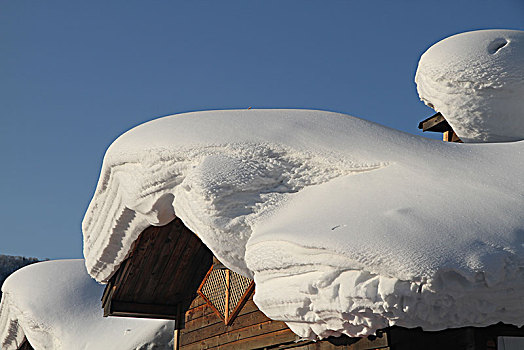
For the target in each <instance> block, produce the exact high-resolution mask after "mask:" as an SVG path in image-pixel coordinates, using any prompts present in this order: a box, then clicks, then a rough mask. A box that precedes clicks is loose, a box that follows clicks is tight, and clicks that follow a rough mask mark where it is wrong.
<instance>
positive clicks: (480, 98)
mask: <svg viewBox="0 0 524 350" xmlns="http://www.w3.org/2000/svg"><path fill="white" fill-rule="evenodd" d="M415 81H416V83H417V90H418V93H419V96H420V98H421V99H422V100H423V101H424V102H425V103H426V104H427V105H429V106H431V107H432V108H434V109H435V110H436V111H438V112H441V113H442V114H443V115H444V117H445V118H446V120H447V121H448V123H449V124H450V125H451V127H452V128H453V130H454V131H455V132H456V133H457V135H458V136H459V137H460V139H461V140H462V141H464V142H505V141H516V140H523V139H524V98H523V97H524V31H521V30H502V29H492V30H478V31H473V32H467V33H461V34H457V35H454V36H451V37H449V38H446V39H444V40H442V41H440V42H438V43H436V44H435V45H433V46H432V47H430V48H429V49H428V50H427V51H426V52H425V53H424V54H423V55H422V57H421V58H420V62H419V65H418V69H417V74H416V76H415Z"/></svg>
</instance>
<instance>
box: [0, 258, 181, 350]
mask: <svg viewBox="0 0 524 350" xmlns="http://www.w3.org/2000/svg"><path fill="white" fill-rule="evenodd" d="M103 290H104V287H103V286H101V285H99V284H98V283H96V282H95V281H94V280H93V279H92V278H91V277H89V275H88V274H87V272H86V270H85V265H84V261H83V260H57V261H46V262H41V263H36V264H33V265H30V266H26V267H24V268H22V269H20V270H18V271H16V272H15V273H13V274H12V275H11V276H9V277H8V278H7V280H6V281H5V283H4V285H3V287H2V291H3V296H2V302H1V304H0V347H1V348H2V349H3V350H11V349H17V348H18V346H19V345H20V344H21V343H22V341H23V340H24V337H26V338H27V339H28V341H29V342H30V344H31V345H32V346H33V348H34V349H35V350H41V349H53V350H60V349H85V350H88V349H93V350H95V349H97V350H98V349H116V350H124V349H125V350H130V349H143V350H146V349H166V350H167V349H171V348H172V337H173V334H172V332H173V329H174V325H173V323H172V321H161V320H142V319H132V318H104V317H102V314H103V312H102V309H101V307H100V297H101V296H102V292H103ZM170 342H171V344H170Z"/></svg>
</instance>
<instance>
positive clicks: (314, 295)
mask: <svg viewBox="0 0 524 350" xmlns="http://www.w3.org/2000/svg"><path fill="white" fill-rule="evenodd" d="M523 147H524V142H516V143H507V144H503V143H500V144H496V145H491V144H485V145H465V144H450V143H444V142H439V141H434V140H428V139H424V138H421V137H417V136H413V135H409V134H406V133H402V132H398V131H394V130H392V129H389V128H385V127H382V126H379V125H377V124H374V123H370V122H367V121H364V120H361V119H357V118H353V117H350V116H345V115H341V114H336V113H330V112H321V111H305V110H249V111H246V110H242V111H209V112H198V113H189V114H182V115H176V116H170V117H165V118H162V119H158V120H156V121H152V122H149V123H146V124H144V125H142V126H139V127H138V128H135V129H133V130H131V131H129V132H128V133H126V134H124V135H123V136H121V137H120V138H119V139H118V140H117V141H116V142H115V143H114V144H113V145H112V146H111V147H110V148H109V150H108V152H107V154H106V156H105V158H104V164H103V167H102V174H101V177H100V181H99V183H98V186H97V189H96V192H95V195H94V198H93V200H92V202H91V204H90V206H89V209H88V211H87V213H86V217H85V218H84V222H83V231H84V254H85V256H86V266H87V268H88V271H89V273H90V275H91V276H93V277H94V278H96V279H97V280H98V281H101V282H105V281H107V280H108V279H109V278H110V277H111V275H112V273H114V271H115V270H116V269H117V268H118V266H119V265H120V263H121V262H122V261H123V259H124V258H125V257H126V256H127V254H129V251H130V247H131V246H132V243H133V242H134V241H135V240H136V238H137V237H138V236H139V235H140V233H141V232H142V231H143V230H144V229H145V228H147V227H148V226H151V225H153V226H157V225H164V224H167V223H168V222H170V221H171V220H172V219H173V218H174V217H175V215H176V216H177V217H179V218H180V219H181V220H182V221H183V222H184V224H185V225H186V226H187V227H188V228H189V229H190V230H191V231H193V232H195V233H196V234H197V235H198V237H199V238H200V239H201V240H202V242H203V243H204V244H206V245H207V246H208V247H209V248H210V249H211V250H212V252H213V253H214V255H215V256H217V258H218V259H219V260H220V261H222V262H223V263H224V264H225V265H226V266H227V267H229V268H231V269H233V270H234V271H236V272H239V273H241V274H243V275H245V276H249V277H251V276H253V277H254V278H255V282H256V283H257V290H256V295H255V302H256V303H257V305H258V306H259V308H260V309H261V311H262V312H264V313H265V314H267V315H268V316H269V317H270V318H272V319H278V320H285V321H286V323H287V324H288V325H289V326H290V328H291V329H292V330H293V331H294V332H296V333H297V334H299V335H300V336H303V337H317V336H318V337H325V336H327V335H329V334H340V333H344V334H348V335H353V336H355V335H366V334H372V333H373V332H374V331H375V330H376V329H378V328H383V327H385V326H388V325H392V324H398V325H403V326H408V327H417V326H423V327H424V328H425V329H433V330H436V329H442V328H447V327H450V326H451V327H461V326H465V325H477V326H481V325H483V324H485V323H484V322H488V321H489V322H491V321H495V322H498V321H507V322H511V323H515V324H517V323H518V322H519V320H520V317H521V315H522V314H524V310H521V308H520V307H519V306H518V305H517V304H518V303H517V304H515V303H516V302H517V300H518V298H519V295H518V293H516V294H515V293H513V294H512V295H506V294H504V293H505V292H504V291H505V290H506V288H505V287H507V286H508V285H509V284H511V285H512V287H511V290H519V288H520V287H519V286H520V284H519V283H521V281H522V269H521V268H520V267H519V266H520V264H521V260H522V259H521V258H519V256H521V254H520V253H519V252H520V251H521V250H522V247H521V246H518V245H515V244H516V241H515V239H516V236H515V234H514V233H515V232H518V230H519V229H520V228H522V226H523V222H524V220H523V214H522V212H523V211H522V207H523V203H522V195H523V194H522V186H521V185H522V184H521V181H522V180H521V179H522V178H524V167H523V165H522V162H518V156H517V155H518V154H522V149H523ZM515 157H517V158H515ZM516 160H517V161H516ZM450 168H451V169H453V171H451V172H444V173H443V172H442V169H450ZM427 183H431V184H433V191H431V192H429V193H428V191H427ZM493 217H497V218H498V219H497V223H496V225H494V222H493V220H492V219H490V218H493ZM494 227H496V228H497V230H494V229H493V228H494ZM320 238H322V239H320ZM448 239H449V240H450V241H453V244H452V245H448V244H445V243H443V242H446V240H448ZM283 242H288V243H289V244H290V247H293V248H290V249H284V250H282V249H278V247H279V246H280V245H285V244H283ZM319 251H322V252H328V254H327V255H324V256H325V257H326V258H325V259H320V260H318V261H317V260H315V259H316V257H320V256H323V255H322V254H320V253H319ZM335 256H340V258H337V259H334V258H333V257H335ZM330 257H331V258H330ZM273 262H275V263H276V265H275V266H273V265H272V264H273ZM313 262H314V263H313ZM502 271H503V272H504V273H501V272H502ZM282 286H287V287H285V288H284V287H282ZM421 286H422V287H421ZM288 289H289V290H288ZM463 290H470V291H475V293H472V295H473V296H474V297H470V298H463V297H461V295H463ZM275 291H279V292H278V293H275ZM336 291H345V293H347V294H344V296H343V297H342V296H340V294H339V292H336ZM446 291H449V293H447V292H446ZM450 293H451V294H450ZM450 298H451V299H453V300H452V302H450V301H449V300H450ZM349 301H351V302H349ZM483 303H488V304H489V307H488V306H486V305H488V304H483ZM510 304H511V305H510ZM442 305H444V309H445V310H446V311H445V312H443V311H439V310H437V309H438V308H442V307H443V306H442ZM446 305H447V306H446ZM479 305H481V306H479ZM277 306H278V307H277ZM435 307H436V308H437V309H436V308H435ZM508 307H514V309H515V313H514V314H509V313H507V312H503V311H501V310H503V309H504V308H506V309H507V308H508ZM362 309H366V310H368V311H366V313H365V314H360V313H359V312H360V311H358V310H362ZM327 310H331V311H330V312H329V313H326V312H327ZM422 310H426V311H422ZM453 310H455V311H456V310H459V311H460V312H458V311H457V312H455V311H453ZM483 310H490V313H489V314H486V313H485V312H484V311H483ZM423 315H427V316H423ZM439 315H440V316H439ZM443 315H444V316H443ZM441 316H442V317H441ZM448 316H449V317H448ZM328 319H330V320H332V321H329V322H328V321H327V320H328ZM448 319H452V320H454V321H453V322H451V321H447V320H448Z"/></svg>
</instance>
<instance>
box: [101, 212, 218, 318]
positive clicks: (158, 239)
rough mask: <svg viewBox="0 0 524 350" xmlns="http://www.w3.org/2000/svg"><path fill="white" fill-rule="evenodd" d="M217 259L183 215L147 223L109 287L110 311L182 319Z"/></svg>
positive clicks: (105, 302)
mask: <svg viewBox="0 0 524 350" xmlns="http://www.w3.org/2000/svg"><path fill="white" fill-rule="evenodd" d="M212 258H213V255H212V253H211V251H210V250H209V249H208V248H207V247H206V246H205V245H204V244H203V243H202V241H201V240H200V239H199V238H198V237H197V236H196V235H195V234H194V233H193V232H191V231H190V230H189V229H188V228H187V227H185V225H184V224H183V223H182V221H181V220H180V219H178V218H176V219H175V220H173V221H171V222H170V223H169V224H167V225H165V226H161V227H155V226H151V227H149V228H147V229H146V230H144V231H143V232H142V234H141V235H140V237H139V238H138V239H137V241H136V242H135V244H134V247H133V249H132V252H131V254H130V256H129V257H128V258H127V259H126V260H125V261H124V262H123V263H122V264H121V265H120V268H119V269H118V271H117V272H116V273H115V274H114V275H113V276H112V277H111V279H110V281H109V283H108V284H107V286H106V289H105V291H104V294H103V296H102V304H103V308H104V316H127V317H145V318H164V319H176V318H177V315H178V314H180V313H181V314H182V315H183V312H184V310H185V309H186V308H187V307H188V306H189V304H190V303H191V300H192V298H193V297H194V293H195V291H196V290H197V288H198V286H199V285H200V283H201V282H202V279H203V278H204V276H205V275H206V273H207V272H208V270H209V268H210V267H211V264H212V261H213V260H212Z"/></svg>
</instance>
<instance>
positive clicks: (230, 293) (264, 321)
mask: <svg viewBox="0 0 524 350" xmlns="http://www.w3.org/2000/svg"><path fill="white" fill-rule="evenodd" d="M419 128H421V129H423V130H424V131H433V132H442V133H443V135H444V140H445V141H450V142H461V141H460V139H459V138H458V136H457V135H456V134H455V133H454V131H453V129H452V128H451V126H450V125H449V124H448V123H447V121H446V120H445V118H444V117H443V116H442V114H440V113H437V114H435V115H434V116H432V117H430V118H428V119H426V120H424V121H422V122H421V123H420V125H419ZM255 288H256V286H255V285H254V283H253V281H251V280H250V279H248V278H246V277H244V276H241V275H238V274H237V273H235V272H233V271H231V270H229V269H227V268H226V267H224V266H223V265H222V264H221V263H220V262H219V261H218V260H217V259H216V258H215V257H213V254H212V253H211V251H210V250H209V249H208V248H207V247H206V246H205V245H204V244H203V243H202V242H201V241H200V239H199V238H198V236H197V235H195V234H194V233H192V232H191V231H190V230H189V229H188V228H187V227H185V225H184V224H183V223H182V221H181V220H180V219H178V218H176V219H174V220H173V221H172V222H171V223H169V224H167V225H165V226H162V227H153V226H151V227H149V228H147V229H146V230H144V231H143V232H142V234H141V235H140V236H139V238H138V239H137V241H136V242H135V243H134V245H133V247H132V251H131V253H130V255H129V257H128V258H127V259H126V260H125V261H124V262H123V263H122V264H121V265H120V267H119V269H118V270H117V272H116V273H115V274H114V275H113V276H112V278H111V279H110V281H109V283H108V284H107V286H106V289H105V292H104V294H103V296H102V304H103V308H104V316H127V317H145V318H162V319H173V320H175V321H176V322H175V324H176V326H175V328H176V329H175V330H174V349H175V350H178V349H182V350H190V349H295V350H299V349H301V350H306V349H308V350H312V349H347V350H371V349H382V350H411V349H417V350H418V349H426V350H432V349H435V350H437V349H438V350H443V349H446V350H450V349H457V350H458V349H468V350H469V349H476V350H496V349H498V350H503V347H502V346H498V344H499V343H501V342H500V341H501V339H502V340H503V339H504V338H503V337H523V336H524V328H518V327H515V326H510V325H504V324H498V325H493V326H490V327H483V328H475V327H465V328H458V329H447V330H444V331H439V332H427V331H422V329H407V328H402V327H396V326H394V327H388V328H386V329H384V330H381V331H378V332H377V334H376V335H374V336H369V337H366V338H350V337H347V336H341V337H330V338H327V339H324V340H321V341H316V342H315V341H310V340H301V339H299V337H298V336H297V335H295V334H294V333H293V332H292V331H291V330H290V329H289V328H288V327H287V326H286V324H285V323H284V322H280V321H273V320H271V319H269V318H268V317H266V316H265V315H264V314H263V313H262V312H261V311H260V310H259V309H258V308H257V306H256V305H255V304H254V302H253V293H254V290H255ZM501 344H502V343H501Z"/></svg>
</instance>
